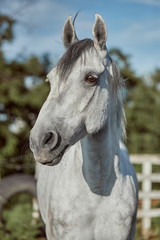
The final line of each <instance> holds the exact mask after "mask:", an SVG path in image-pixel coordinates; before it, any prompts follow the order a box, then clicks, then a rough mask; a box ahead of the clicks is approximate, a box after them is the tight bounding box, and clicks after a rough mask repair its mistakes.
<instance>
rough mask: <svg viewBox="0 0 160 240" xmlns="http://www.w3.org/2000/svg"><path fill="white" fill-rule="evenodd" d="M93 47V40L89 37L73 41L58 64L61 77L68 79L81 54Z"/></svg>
mask: <svg viewBox="0 0 160 240" xmlns="http://www.w3.org/2000/svg"><path fill="white" fill-rule="evenodd" d="M93 47H94V42H93V40H91V39H88V38H86V39H83V40H80V41H78V42H75V43H73V44H72V45H71V46H70V47H69V48H68V49H67V50H66V52H65V53H64V54H63V56H62V57H61V59H60V60H59V62H58V64H57V73H58V74H59V76H60V78H61V79H66V78H67V77H68V75H69V74H70V73H71V71H72V69H73V67H74V65H75V63H76V61H77V60H78V59H79V58H80V56H81V55H82V54H83V53H85V52H86V51H88V50H90V49H91V48H93Z"/></svg>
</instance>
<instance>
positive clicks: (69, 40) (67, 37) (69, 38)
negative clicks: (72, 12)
mask: <svg viewBox="0 0 160 240" xmlns="http://www.w3.org/2000/svg"><path fill="white" fill-rule="evenodd" d="M62 39H63V43H64V46H65V48H68V47H69V46H70V45H72V44H73V43H75V42H77V41H78V38H77V36H76V33H75V29H74V25H73V22H72V17H71V16H69V17H68V18H67V21H66V22H65V24H64V27H63V33H62Z"/></svg>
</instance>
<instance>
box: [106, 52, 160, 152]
mask: <svg viewBox="0 0 160 240" xmlns="http://www.w3.org/2000/svg"><path fill="white" fill-rule="evenodd" d="M110 54H111V55H113V58H115V61H116V62H117V64H118V65H119V67H120V72H121V75H122V77H123V79H124V80H125V83H126V87H127V94H126V95H125V112H126V118H127V141H126V144H127V147H128V149H129V152H130V153H159V152H160V146H159V142H160V128H159V122H160V111H159V109H160V69H157V70H156V71H155V72H154V73H153V74H152V75H151V76H150V81H149V80H148V79H147V78H142V77H139V76H136V74H135V73H134V71H133V70H132V69H131V66H130V64H129V60H128V55H125V54H124V53H122V52H121V51H120V50H118V49H112V50H111V51H110Z"/></svg>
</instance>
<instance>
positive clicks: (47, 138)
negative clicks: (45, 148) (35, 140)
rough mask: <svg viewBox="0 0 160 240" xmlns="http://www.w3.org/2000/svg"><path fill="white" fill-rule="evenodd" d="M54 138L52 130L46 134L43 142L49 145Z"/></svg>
mask: <svg viewBox="0 0 160 240" xmlns="http://www.w3.org/2000/svg"><path fill="white" fill-rule="evenodd" d="M52 140H53V133H52V132H48V133H46V136H45V138H44V140H43V144H44V145H49V144H50V143H51V142H52Z"/></svg>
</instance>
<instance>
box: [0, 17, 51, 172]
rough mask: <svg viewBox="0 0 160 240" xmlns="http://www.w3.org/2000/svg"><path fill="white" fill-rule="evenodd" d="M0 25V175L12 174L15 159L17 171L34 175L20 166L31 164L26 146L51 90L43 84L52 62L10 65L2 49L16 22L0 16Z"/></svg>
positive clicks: (28, 60)
mask: <svg viewBox="0 0 160 240" xmlns="http://www.w3.org/2000/svg"><path fill="white" fill-rule="evenodd" d="M0 23H1V25H0V73H1V74H0V86H1V87H0V166H1V167H0V175H1V176H2V177H4V176H6V175H9V174H10V173H11V170H10V167H11V162H12V166H13V161H12V160H13V159H15V160H14V165H15V167H14V170H15V171H20V172H26V171H27V172H29V171H30V173H33V168H31V169H30V170H29V169H28V170H26V169H24V168H23V169H22V168H17V165H24V164H25V163H26V164H27V162H28V156H25V155H26V151H25V149H24V145H26V139H27V143H28V138H29V132H30V129H31V128H32V126H33V124H34V122H35V120H36V118H37V115H38V112H39V109H40V107H41V105H42V104H43V102H44V100H45V99H46V96H47V94H48V91H49V87H48V85H47V84H44V79H45V76H46V74H47V70H48V69H47V65H46V63H47V64H49V59H48V58H47V55H45V56H44V57H42V58H41V59H38V58H37V57H36V56H31V57H30V58H28V59H24V60H23V61H18V60H13V61H11V62H8V61H7V60H6V59H5V57H4V54H3V51H2V49H3V48H2V47H3V42H4V41H11V40H12V38H13V33H12V28H13V24H14V21H13V20H12V19H10V18H9V17H7V16H1V15H0ZM17 156H20V157H19V158H17ZM11 158H12V160H11Z"/></svg>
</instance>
